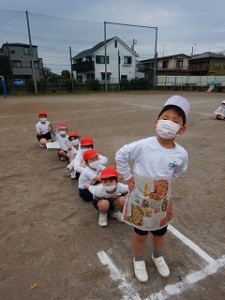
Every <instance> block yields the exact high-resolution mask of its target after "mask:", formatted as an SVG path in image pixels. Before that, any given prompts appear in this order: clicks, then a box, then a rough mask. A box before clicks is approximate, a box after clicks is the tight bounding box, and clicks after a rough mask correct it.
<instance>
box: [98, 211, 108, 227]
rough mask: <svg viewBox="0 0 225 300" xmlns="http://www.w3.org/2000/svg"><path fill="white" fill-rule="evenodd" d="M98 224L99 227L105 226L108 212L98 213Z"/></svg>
mask: <svg viewBox="0 0 225 300" xmlns="http://www.w3.org/2000/svg"><path fill="white" fill-rule="evenodd" d="M98 225H99V226H100V227H106V226H107V225H108V214H107V213H99V216H98Z"/></svg>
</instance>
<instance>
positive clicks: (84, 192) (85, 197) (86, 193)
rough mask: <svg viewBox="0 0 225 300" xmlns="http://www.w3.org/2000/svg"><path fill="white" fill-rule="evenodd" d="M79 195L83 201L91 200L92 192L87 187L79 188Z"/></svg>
mask: <svg viewBox="0 0 225 300" xmlns="http://www.w3.org/2000/svg"><path fill="white" fill-rule="evenodd" d="M79 195H80V197H81V198H82V199H83V200H84V201H93V194H92V193H91V192H89V190H87V189H79Z"/></svg>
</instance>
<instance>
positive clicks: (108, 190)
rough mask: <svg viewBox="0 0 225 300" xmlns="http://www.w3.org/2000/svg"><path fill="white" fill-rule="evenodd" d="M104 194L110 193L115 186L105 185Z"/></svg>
mask: <svg viewBox="0 0 225 300" xmlns="http://www.w3.org/2000/svg"><path fill="white" fill-rule="evenodd" d="M104 188H105V190H106V192H112V191H114V190H115V189H116V184H113V185H105V186H104Z"/></svg>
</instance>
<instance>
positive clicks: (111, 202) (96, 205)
mask: <svg viewBox="0 0 225 300" xmlns="http://www.w3.org/2000/svg"><path fill="white" fill-rule="evenodd" d="M103 199H104V200H107V201H108V202H109V210H114V205H113V202H114V201H115V200H116V199H117V198H107V199H106V198H97V197H96V198H94V200H93V205H94V207H95V208H96V209H97V210H98V201H100V200H103Z"/></svg>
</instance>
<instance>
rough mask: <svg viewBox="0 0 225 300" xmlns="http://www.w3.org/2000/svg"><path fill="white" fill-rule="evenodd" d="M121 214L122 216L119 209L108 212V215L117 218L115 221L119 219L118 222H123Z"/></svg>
mask: <svg viewBox="0 0 225 300" xmlns="http://www.w3.org/2000/svg"><path fill="white" fill-rule="evenodd" d="M122 216H123V214H122V213H121V212H120V211H112V212H110V217H111V218H114V219H117V221H119V222H123V220H122Z"/></svg>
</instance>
